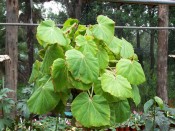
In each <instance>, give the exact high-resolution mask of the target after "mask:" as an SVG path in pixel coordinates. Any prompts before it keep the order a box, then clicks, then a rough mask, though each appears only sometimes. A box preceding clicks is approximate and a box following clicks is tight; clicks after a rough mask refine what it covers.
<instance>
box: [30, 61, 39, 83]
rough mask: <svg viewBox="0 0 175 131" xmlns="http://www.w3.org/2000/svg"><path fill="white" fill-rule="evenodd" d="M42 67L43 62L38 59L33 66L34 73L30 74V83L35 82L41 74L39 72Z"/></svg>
mask: <svg viewBox="0 0 175 131" xmlns="http://www.w3.org/2000/svg"><path fill="white" fill-rule="evenodd" d="M40 67H41V62H39V61H38V60H36V61H35V63H34V64H33V67H32V74H31V76H30V79H29V83H32V82H34V81H35V80H36V79H37V78H38V76H39V74H40V73H39V70H40Z"/></svg>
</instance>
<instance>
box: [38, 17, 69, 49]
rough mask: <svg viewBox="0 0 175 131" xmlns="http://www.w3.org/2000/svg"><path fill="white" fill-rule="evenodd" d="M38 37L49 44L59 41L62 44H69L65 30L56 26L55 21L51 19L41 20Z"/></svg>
mask: <svg viewBox="0 0 175 131" xmlns="http://www.w3.org/2000/svg"><path fill="white" fill-rule="evenodd" d="M37 37H38V38H39V40H41V41H43V42H45V43H49V44H55V43H58V44H59V45H62V46H66V45H67V44H68V41H67V39H66V38H65V37H64V35H63V32H62V31H61V30H60V29H59V28H58V27H56V25H55V23H54V22H53V21H51V20H46V21H43V22H41V24H40V25H39V26H38V28H37Z"/></svg>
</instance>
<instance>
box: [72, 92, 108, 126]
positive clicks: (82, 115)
mask: <svg viewBox="0 0 175 131" xmlns="http://www.w3.org/2000/svg"><path fill="white" fill-rule="evenodd" d="M71 111H72V114H73V116H74V117H75V118H76V120H77V121H78V122H80V123H81V124H82V125H83V126H85V127H101V126H107V125H109V124H110V108H109V105H108V102H107V101H106V99H105V98H103V97H102V96H100V95H94V96H93V98H90V97H89V96H88V94H87V93H81V94H79V95H78V96H77V97H76V98H75V99H74V101H73V103H72V108H71Z"/></svg>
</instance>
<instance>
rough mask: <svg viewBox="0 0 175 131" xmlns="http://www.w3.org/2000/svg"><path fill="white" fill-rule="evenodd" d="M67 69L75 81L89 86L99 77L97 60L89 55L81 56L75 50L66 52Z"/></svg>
mask: <svg viewBox="0 0 175 131" xmlns="http://www.w3.org/2000/svg"><path fill="white" fill-rule="evenodd" d="M65 55H66V62H67V65H68V69H69V70H70V71H71V73H72V76H73V77H74V78H75V79H76V80H81V81H82V82H84V83H86V84H89V83H92V82H93V81H95V80H97V78H98V75H99V64H98V59H97V58H95V57H94V56H93V55H92V54H91V53H89V52H87V53H85V54H82V53H81V52H80V51H77V50H75V49H72V50H68V51H67V52H66V54H65Z"/></svg>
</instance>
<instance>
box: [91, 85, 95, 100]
mask: <svg viewBox="0 0 175 131" xmlns="http://www.w3.org/2000/svg"><path fill="white" fill-rule="evenodd" d="M93 92H94V86H93V85H92V89H91V98H92V96H93Z"/></svg>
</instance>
